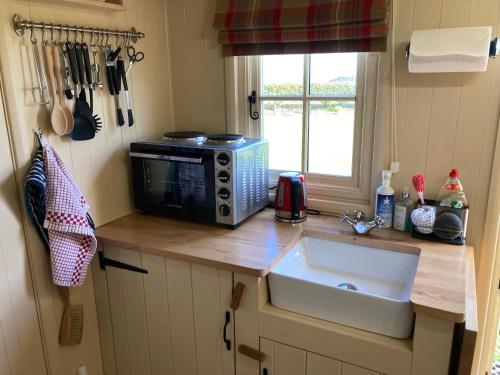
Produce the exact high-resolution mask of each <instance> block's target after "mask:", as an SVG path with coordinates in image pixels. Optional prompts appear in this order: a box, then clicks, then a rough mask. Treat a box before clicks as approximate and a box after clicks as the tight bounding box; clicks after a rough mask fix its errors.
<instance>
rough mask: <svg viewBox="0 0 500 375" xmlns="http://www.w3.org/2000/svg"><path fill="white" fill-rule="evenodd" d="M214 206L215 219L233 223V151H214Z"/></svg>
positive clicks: (222, 222)
mask: <svg viewBox="0 0 500 375" xmlns="http://www.w3.org/2000/svg"><path fill="white" fill-rule="evenodd" d="M214 163H215V208H216V221H217V223H221V224H230V225H231V224H234V220H235V217H236V216H235V213H234V212H233V210H234V209H235V208H234V207H233V192H234V189H233V182H234V181H233V178H234V176H232V172H233V170H234V169H233V153H232V152H231V151H226V150H224V151H215V157H214Z"/></svg>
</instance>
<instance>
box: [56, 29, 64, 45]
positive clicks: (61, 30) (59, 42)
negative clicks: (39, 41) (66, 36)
mask: <svg viewBox="0 0 500 375" xmlns="http://www.w3.org/2000/svg"><path fill="white" fill-rule="evenodd" d="M62 33H63V28H62V26H61V27H60V28H59V38H57V44H61V38H62Z"/></svg>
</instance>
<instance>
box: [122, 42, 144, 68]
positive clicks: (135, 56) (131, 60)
mask: <svg viewBox="0 0 500 375" xmlns="http://www.w3.org/2000/svg"><path fill="white" fill-rule="evenodd" d="M127 55H128V67H127V71H126V72H125V75H128V72H129V71H130V69H131V68H132V65H134V64H135V63H138V62H139V61H142V60H144V53H143V52H136V51H135V47H134V46H128V47H127Z"/></svg>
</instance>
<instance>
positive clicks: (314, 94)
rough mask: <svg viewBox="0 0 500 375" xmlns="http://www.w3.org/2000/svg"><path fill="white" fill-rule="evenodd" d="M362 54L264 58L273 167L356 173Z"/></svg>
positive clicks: (265, 123) (265, 125) (265, 121)
mask: <svg viewBox="0 0 500 375" xmlns="http://www.w3.org/2000/svg"><path fill="white" fill-rule="evenodd" d="M357 60H358V59H357V54H356V53H337V54H334V53H331V54H317V55H275V56H262V57H261V58H260V82H261V87H260V93H261V95H260V101H261V111H260V112H261V115H262V135H263V137H264V138H266V139H268V140H269V147H270V156H269V157H270V160H269V162H270V168H271V169H275V170H293V171H304V172H311V173H318V174H324V175H333V176H342V177H352V174H353V170H352V169H353V168H352V166H353V146H354V124H355V102H356V76H357Z"/></svg>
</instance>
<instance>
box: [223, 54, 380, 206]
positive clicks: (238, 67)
mask: <svg viewBox="0 0 500 375" xmlns="http://www.w3.org/2000/svg"><path fill="white" fill-rule="evenodd" d="M378 71H379V54H378V53H333V54H312V55H271V56H249V57H231V58H228V59H227V60H226V85H227V86H226V92H227V98H226V103H227V104H226V105H227V121H228V131H230V132H234V133H240V134H243V135H245V136H247V137H262V138H266V139H268V140H269V149H270V158H269V159H270V169H271V170H270V173H269V174H270V186H273V185H275V182H276V181H277V178H278V176H279V174H280V173H281V172H283V171H288V170H293V171H302V172H304V173H306V181H307V185H308V197H309V206H310V207H311V208H317V209H320V210H324V211H330V212H339V211H341V210H344V209H353V208H358V209H365V210H369V209H370V203H371V199H370V198H371V194H370V192H371V171H372V160H373V139H374V123H375V115H376V108H377V107H376V100H375V99H376V94H377V81H378ZM252 90H256V91H257V103H256V106H257V107H256V108H254V109H257V110H259V113H260V117H259V119H258V120H257V121H254V120H252V119H250V116H249V115H248V110H249V107H248V101H247V97H248V95H249V93H250V92H251V91H252Z"/></svg>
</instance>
